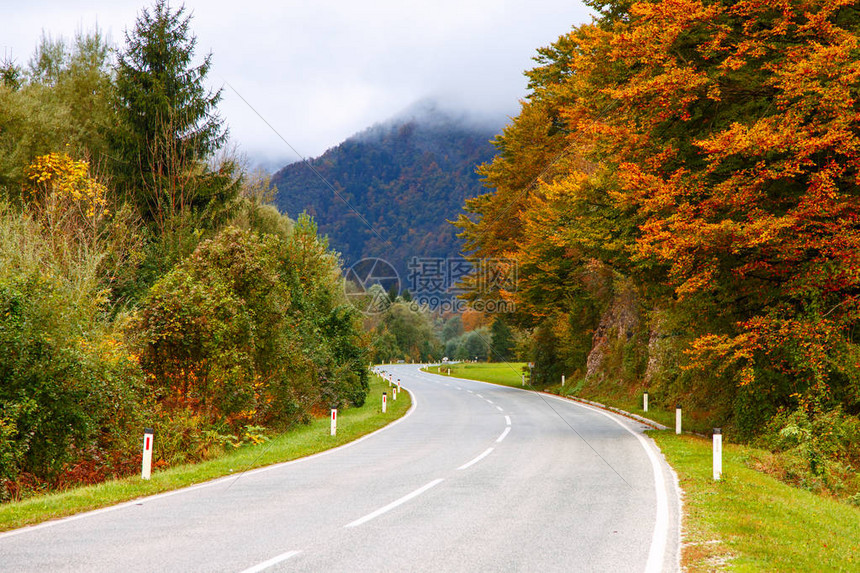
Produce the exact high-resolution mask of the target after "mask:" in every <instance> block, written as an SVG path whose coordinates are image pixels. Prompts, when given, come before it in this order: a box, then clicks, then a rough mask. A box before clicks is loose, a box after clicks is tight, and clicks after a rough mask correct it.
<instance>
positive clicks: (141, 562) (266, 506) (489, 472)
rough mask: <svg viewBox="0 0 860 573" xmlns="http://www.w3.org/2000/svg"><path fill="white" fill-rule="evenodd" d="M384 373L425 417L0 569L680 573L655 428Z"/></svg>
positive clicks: (23, 532)
mask: <svg viewBox="0 0 860 573" xmlns="http://www.w3.org/2000/svg"><path fill="white" fill-rule="evenodd" d="M384 368H386V369H387V370H388V371H389V372H391V373H392V374H393V375H394V376H395V377H396V378H399V379H400V382H401V384H402V386H403V387H404V388H407V389H408V390H409V391H410V392H411V393H412V396H413V400H414V402H415V408H414V410H413V411H412V412H411V413H410V414H409V415H408V416H407V417H406V418H405V419H403V420H402V421H401V422H399V423H397V424H396V425H394V426H389V427H388V429H386V430H384V431H382V432H379V433H377V434H375V435H373V436H371V437H369V438H368V439H365V440H363V441H360V442H358V443H353V444H351V445H348V447H343V448H340V449H338V450H334V451H330V452H328V453H326V454H325V455H317V456H313V457H311V458H306V459H304V460H299V461H296V462H289V463H286V464H279V465H276V466H270V467H268V468H264V469H263V470H256V471H253V472H248V473H246V474H243V475H239V476H234V477H229V478H222V479H220V480H216V481H214V482H209V483H207V484H202V485H201V486H195V487H193V488H188V489H185V490H179V491H177V492H171V493H169V494H162V495H159V496H154V497H151V498H145V499H142V500H138V501H137V502H133V503H128V504H122V505H120V506H118V507H116V508H113V509H110V510H107V511H105V510H99V511H95V512H91V513H88V514H82V515H80V516H75V517H73V518H69V519H65V520H58V521H55V522H49V523H47V524H42V525H39V526H34V527H30V528H24V529H19V530H14V531H10V532H6V533H3V534H0V570H2V571H40V572H41V571H121V572H123V573H131V572H135V571H142V572H144V571H145V572H150V571H176V572H189V571H219V572H221V571H226V572H237V573H238V572H243V573H251V572H260V571H314V572H318V571H565V572H568V571H613V572H614V571H625V572H626V571H643V572H649V573H656V572H661V571H677V570H679V546H680V544H679V514H680V502H679V497H678V489H677V484H676V480H675V478H674V474H673V473H672V471H671V469H670V468H669V466H668V465H667V464H666V462H665V461H664V459H663V456H662V455H661V454H660V453H659V451H658V450H657V448H656V446H655V445H654V443H653V442H652V441H651V440H650V438H648V437H647V436H645V435H644V434H643V430H644V429H645V427H644V426H642V425H640V424H638V423H636V422H633V421H631V420H627V419H624V418H620V417H617V416H615V415H613V414H609V413H606V412H604V411H601V410H597V409H594V408H591V407H588V406H585V405H581V404H577V403H574V402H571V401H568V400H564V399H561V398H556V397H552V396H548V395H543V394H538V393H534V392H525V391H521V390H519V389H516V388H507V387H503V386H496V385H491V384H485V383H483V382H475V381H471V380H463V379H457V378H448V377H441V376H436V375H432V374H427V373H423V372H420V371H419V367H418V366H417V365H415V366H413V365H397V366H387V367H384ZM371 399H376V397H371Z"/></svg>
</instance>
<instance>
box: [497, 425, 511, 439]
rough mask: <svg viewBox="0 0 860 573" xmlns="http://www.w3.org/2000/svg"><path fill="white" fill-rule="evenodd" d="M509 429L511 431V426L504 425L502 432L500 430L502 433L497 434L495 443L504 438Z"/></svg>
mask: <svg viewBox="0 0 860 573" xmlns="http://www.w3.org/2000/svg"><path fill="white" fill-rule="evenodd" d="M510 431H511V427H510V426H506V427H505V431H504V432H502V435H501V436H499V437H498V439H496V443H499V442H501V441H502V440H504V439H505V438H506V437H507V436H508V432H510Z"/></svg>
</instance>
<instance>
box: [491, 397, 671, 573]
mask: <svg viewBox="0 0 860 573" xmlns="http://www.w3.org/2000/svg"><path fill="white" fill-rule="evenodd" d="M477 382H478V383H479V384H490V383H489V382H481V381H477ZM496 386H498V385H496ZM505 388H509V389H511V390H516V391H518V392H528V393H534V394H538V393H539V394H541V395H542V396H547V397H550V398H554V399H556V400H559V401H561V402H565V403H567V404H573V405H575V406H579V407H580V408H586V409H588V410H593V411H595V412H597V413H598V414H602V415H603V416H606V417H607V418H609V419H610V420H612V421H613V422H615V423H616V424H618V425H619V426H621V427H622V428H624V429H625V430H627V431H628V432H629V433H630V434H632V435H633V436H635V437H636V439H637V440H639V443H640V444H641V445H642V447H643V448H644V449H645V453H646V454H647V455H648V460H649V461H650V462H651V469H652V470H653V473H654V489H655V495H656V501H657V515H656V519H655V522H654V532H653V534H652V536H651V547H650V549H649V550H648V561H647V563H646V565H645V573H658V572H659V571H661V570H662V568H663V556H664V554H665V550H666V543H667V541H668V531H667V530H668V524H669V507H668V506H669V503H668V498H667V496H666V483H665V481H664V478H663V471H662V466H661V465H660V461H659V459H658V458H657V455H656V454H655V453H654V449H659V448H657V445H656V444H654V445H653V446H649V442H648V441H647V440H646V439H645V438H644V437H643V436H642V435H641V434H637V433H636V432H634V431H633V430H631V429H630V428H629V427H628V426H627V425H626V424H625V423H624V422H622V421H621V420H620V419H619V418H617V417H616V416H614V415H612V414H611V413H609V412H606V411H604V410H601V409H599V408H594V407H592V406H589V405H587V404H583V403H582V402H577V401H575V400H569V399H567V398H564V397H562V396H556V395H555V394H548V393H546V392H533V391H532V390H525V389H522V388H516V387H513V386H505ZM506 418H507V416H506ZM651 443H652V444H653V441H652V442H651ZM670 472H671V473H672V474H673V476H674V482H673V485H674V486H675V491H676V492H677V491H678V490H679V489H680V488H679V487H678V485H679V484H678V478H677V474H675V472H674V470H672V469H671V466H670ZM678 503H679V504H681V503H683V502H682V500H681V499H680V497H679V498H678ZM681 511H682V510H681V509H680V508H679V510H678V512H679V516H680V515H681ZM680 528H681V520H680V518H679V521H678V531H679V534H680ZM678 545H679V549H678V561H679V562H680V540H679V543H678Z"/></svg>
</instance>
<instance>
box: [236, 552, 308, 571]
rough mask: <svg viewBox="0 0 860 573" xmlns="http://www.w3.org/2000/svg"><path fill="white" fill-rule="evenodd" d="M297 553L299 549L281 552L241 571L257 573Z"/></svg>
mask: <svg viewBox="0 0 860 573" xmlns="http://www.w3.org/2000/svg"><path fill="white" fill-rule="evenodd" d="M299 553H301V551H287V552H286V553H282V554H280V555H278V556H277V557H272V558H271V559H269V560H268V561H263V562H262V563H260V564H259V565H254V566H253V567H250V568H248V569H245V570H244V571H242V572H241V573H259V572H260V571H264V570H266V569H268V568H269V567H271V566H272V565H277V564H278V563H280V562H281V561H286V560H287V559H289V558H290V557H295V556H296V555H298V554H299Z"/></svg>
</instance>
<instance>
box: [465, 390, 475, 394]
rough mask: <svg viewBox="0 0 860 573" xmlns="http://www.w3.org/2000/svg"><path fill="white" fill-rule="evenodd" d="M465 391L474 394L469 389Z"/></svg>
mask: <svg viewBox="0 0 860 573" xmlns="http://www.w3.org/2000/svg"><path fill="white" fill-rule="evenodd" d="M466 392H468V393H469V394H474V392H472V391H471V390H466Z"/></svg>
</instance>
